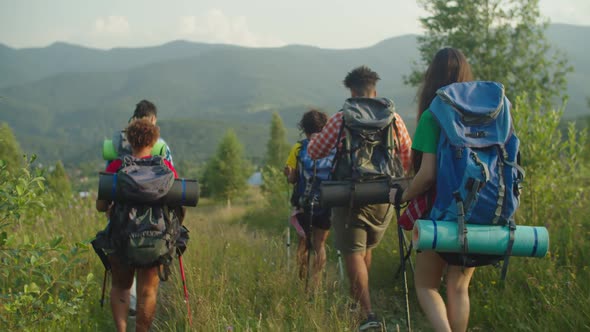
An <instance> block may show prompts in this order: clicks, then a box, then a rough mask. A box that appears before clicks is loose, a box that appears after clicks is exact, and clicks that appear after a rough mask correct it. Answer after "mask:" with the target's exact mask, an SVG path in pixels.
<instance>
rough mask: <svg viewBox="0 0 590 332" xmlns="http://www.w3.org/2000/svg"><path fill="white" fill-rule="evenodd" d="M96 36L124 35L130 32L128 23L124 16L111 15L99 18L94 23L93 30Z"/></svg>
mask: <svg viewBox="0 0 590 332" xmlns="http://www.w3.org/2000/svg"><path fill="white" fill-rule="evenodd" d="M93 31H94V32H95V33H98V34H111V35H124V34H128V33H129V31H130V28H129V21H128V20H127V18H126V17H125V16H117V15H111V16H106V17H99V18H97V19H96V20H95V21H94V30H93Z"/></svg>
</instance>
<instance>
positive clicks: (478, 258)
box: [437, 252, 504, 267]
mask: <svg viewBox="0 0 590 332" xmlns="http://www.w3.org/2000/svg"><path fill="white" fill-rule="evenodd" d="M437 254H438V255H439V256H440V257H441V258H442V259H443V260H444V261H445V262H447V264H449V265H456V266H465V267H478V266H485V265H494V264H497V263H498V262H500V261H501V260H502V259H504V256H497V255H477V254H473V255H470V254H467V255H465V261H463V255H461V254H458V253H450V252H437Z"/></svg>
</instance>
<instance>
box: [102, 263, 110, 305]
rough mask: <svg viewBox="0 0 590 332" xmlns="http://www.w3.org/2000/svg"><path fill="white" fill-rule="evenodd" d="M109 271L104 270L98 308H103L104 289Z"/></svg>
mask: <svg viewBox="0 0 590 332" xmlns="http://www.w3.org/2000/svg"><path fill="white" fill-rule="evenodd" d="M108 273H109V270H107V269H105V270H104V279H103V280H102V295H101V297H100V307H101V308H103V307H104V293H105V289H106V288H107V277H108Z"/></svg>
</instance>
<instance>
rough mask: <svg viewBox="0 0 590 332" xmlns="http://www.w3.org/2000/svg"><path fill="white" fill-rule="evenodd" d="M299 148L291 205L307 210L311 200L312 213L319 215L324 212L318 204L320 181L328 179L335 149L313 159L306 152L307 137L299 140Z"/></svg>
mask: <svg viewBox="0 0 590 332" xmlns="http://www.w3.org/2000/svg"><path fill="white" fill-rule="evenodd" d="M300 143H301V150H299V155H298V156H297V169H298V171H299V174H298V180H297V184H296V185H295V190H294V194H293V201H292V203H293V205H295V206H299V207H301V208H303V209H305V210H307V211H309V210H308V209H309V207H310V206H311V203H312V202H313V203H314V204H313V206H314V207H313V211H312V214H313V215H320V214H323V213H324V212H326V211H327V210H326V209H321V208H320V204H319V196H320V183H321V182H322V181H325V180H328V179H330V173H331V171H332V163H333V160H334V156H335V154H336V149H332V151H330V154H329V155H328V156H326V157H324V158H321V159H317V160H313V159H311V157H310V156H309V154H308V153H307V146H308V144H309V140H308V139H304V140H302V141H301V142H300Z"/></svg>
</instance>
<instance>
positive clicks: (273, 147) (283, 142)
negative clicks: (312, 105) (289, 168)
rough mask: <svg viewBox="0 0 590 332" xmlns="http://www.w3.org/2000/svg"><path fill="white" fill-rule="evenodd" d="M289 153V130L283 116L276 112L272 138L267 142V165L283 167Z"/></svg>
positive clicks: (272, 126) (272, 123)
mask: <svg viewBox="0 0 590 332" xmlns="http://www.w3.org/2000/svg"><path fill="white" fill-rule="evenodd" d="M288 154H289V144H288V143H287V131H286V130H285V126H284V125H283V120H282V119H281V116H280V115H279V114H278V113H277V112H274V113H273V114H272V120H271V123H270V138H269V139H268V143H267V144H266V166H270V167H274V168H277V169H281V168H282V167H283V165H284V164H285V160H287V156H288Z"/></svg>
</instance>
